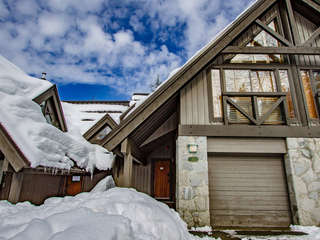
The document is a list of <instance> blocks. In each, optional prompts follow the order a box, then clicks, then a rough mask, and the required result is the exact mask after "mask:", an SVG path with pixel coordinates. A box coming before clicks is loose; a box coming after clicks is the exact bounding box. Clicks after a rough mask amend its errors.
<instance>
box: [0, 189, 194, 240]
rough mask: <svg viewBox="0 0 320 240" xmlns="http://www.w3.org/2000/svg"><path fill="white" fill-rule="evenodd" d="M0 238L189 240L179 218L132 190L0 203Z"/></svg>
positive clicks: (185, 228) (176, 214) (158, 203)
mask: <svg viewBox="0 0 320 240" xmlns="http://www.w3.org/2000/svg"><path fill="white" fill-rule="evenodd" d="M0 215H1V219H2V220H1V221H0V239H1V240H7V239H12V240H13V239H14V240H18V239H23V240H36V239H39V240H40V239H41V240H49V239H50V240H66V239H68V240H82V239H83V240H87V239H94V240H108V239H110V240H111V239H112V240H113V239H119V240H120V239H121V240H126V239H128V240H129V239H130V240H132V239H139V240H156V239H157V240H159V239H165V240H170V239H172V240H188V239H198V237H193V236H192V235H190V234H189V233H188V230H187V226H186V224H185V223H184V222H183V221H182V220H181V219H180V217H179V215H178V213H176V212H175V211H174V210H172V209H170V208H168V206H167V205H165V204H163V203H160V202H158V201H156V200H154V199H153V198H151V197H149V196H148V195H146V194H144V193H139V192H137V191H135V190H134V189H126V188H112V189H110V190H108V191H106V192H97V193H80V194H78V195H77V196H75V197H64V198H49V199H47V200H46V201H45V203H44V204H43V205H41V206H34V205H31V204H30V203H28V202H24V203H18V204H17V205H11V204H10V203H8V202H7V201H0Z"/></svg>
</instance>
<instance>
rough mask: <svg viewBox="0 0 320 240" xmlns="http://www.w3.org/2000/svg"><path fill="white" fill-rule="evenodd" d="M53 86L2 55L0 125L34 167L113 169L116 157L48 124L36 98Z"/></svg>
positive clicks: (0, 70) (81, 138)
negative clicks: (32, 75)
mask: <svg viewBox="0 0 320 240" xmlns="http://www.w3.org/2000/svg"><path fill="white" fill-rule="evenodd" d="M50 87H52V84H51V83H50V82H48V81H46V80H41V79H37V78H33V77H30V76H28V75H26V74H25V73H24V72H23V71H21V70H20V69H19V68H18V67H16V66H15V65H13V64H12V63H10V62H9V61H8V60H6V59H5V58H3V57H2V56H1V55H0V99H1V101H0V109H1V114H0V123H1V125H3V126H4V128H5V129H6V130H7V132H8V133H9V135H10V136H11V138H12V139H13V140H14V142H15V143H16V144H17V146H18V147H19V148H20V150H21V151H22V152H23V153H24V155H25V156H26V158H27V159H28V160H29V161H30V165H31V167H37V166H45V167H56V168H63V169H70V168H71V167H73V166H74V165H75V163H76V164H77V166H79V167H81V168H86V169H87V170H90V171H92V170H93V169H94V168H95V167H97V168H99V169H101V170H104V169H108V168H110V167H111V165H112V162H113V155H112V154H111V153H109V152H107V151H106V150H105V149H104V148H102V147H100V146H95V145H92V144H90V143H89V142H87V141H86V140H85V139H84V138H83V137H82V136H81V134H80V133H79V134H78V133H76V132H72V131H71V132H70V133H63V132H62V131H60V130H59V129H57V128H56V127H54V126H52V125H50V124H48V123H47V122H46V120H45V118H44V116H43V114H42V112H41V108H40V106H39V105H38V104H36V103H35V102H33V101H32V99H33V98H35V97H36V96H38V95H40V94H41V93H43V92H44V91H45V90H47V89H49V88H50Z"/></svg>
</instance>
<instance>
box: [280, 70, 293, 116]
mask: <svg viewBox="0 0 320 240" xmlns="http://www.w3.org/2000/svg"><path fill="white" fill-rule="evenodd" d="M279 75H280V84H281V92H286V93H287V104H288V112H289V116H290V118H295V112H294V107H293V102H292V96H291V91H290V85H289V77H288V71H287V70H279Z"/></svg>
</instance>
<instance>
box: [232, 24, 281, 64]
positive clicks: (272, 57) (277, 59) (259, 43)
mask: <svg viewBox="0 0 320 240" xmlns="http://www.w3.org/2000/svg"><path fill="white" fill-rule="evenodd" d="M268 26H269V27H270V28H271V29H273V30H274V31H277V27H276V23H275V22H274V21H272V22H271V23H269V25H268ZM246 46H247V47H279V46H280V43H279V41H278V40H277V39H275V38H274V37H272V36H271V35H270V34H269V33H267V32H266V31H264V30H262V31H261V32H260V33H259V34H258V35H257V36H256V37H254V38H253V39H252V40H251V41H250V42H249V43H248V44H247V45H246ZM283 62H284V58H283V56H282V55H279V54H269V55H267V54H237V55H236V56H235V57H233V58H232V59H231V60H230V63H283Z"/></svg>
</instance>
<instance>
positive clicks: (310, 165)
mask: <svg viewBox="0 0 320 240" xmlns="http://www.w3.org/2000/svg"><path fill="white" fill-rule="evenodd" d="M287 147H288V154H287V155H286V157H285V164H286V172H287V177H288V186H289V195H290V200H291V208H292V209H291V210H292V212H293V214H294V219H295V223H299V224H301V225H320V138H287Z"/></svg>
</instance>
